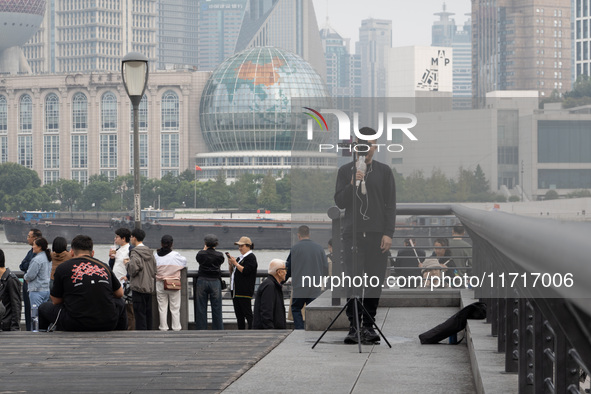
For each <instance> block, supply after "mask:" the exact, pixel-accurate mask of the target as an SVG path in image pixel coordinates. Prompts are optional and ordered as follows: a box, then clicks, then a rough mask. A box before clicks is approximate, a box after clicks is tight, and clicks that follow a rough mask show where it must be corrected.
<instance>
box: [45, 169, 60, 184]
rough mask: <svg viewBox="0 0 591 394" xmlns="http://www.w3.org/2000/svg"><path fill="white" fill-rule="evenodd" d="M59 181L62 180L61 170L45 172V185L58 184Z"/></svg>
mask: <svg viewBox="0 0 591 394" xmlns="http://www.w3.org/2000/svg"><path fill="white" fill-rule="evenodd" d="M59 179H60V172H59V170H49V171H43V183H44V184H48V183H53V182H57V181H58V180H59Z"/></svg>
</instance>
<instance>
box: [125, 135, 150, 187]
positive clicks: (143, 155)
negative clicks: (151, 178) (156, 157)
mask: <svg viewBox="0 0 591 394" xmlns="http://www.w3.org/2000/svg"><path fill="white" fill-rule="evenodd" d="M139 137H140V175H141V176H145V177H147V176H148V135H147V134H140V135H139ZM133 160H134V156H133V134H130V135H129V168H131V171H130V172H131V173H132V174H133Z"/></svg>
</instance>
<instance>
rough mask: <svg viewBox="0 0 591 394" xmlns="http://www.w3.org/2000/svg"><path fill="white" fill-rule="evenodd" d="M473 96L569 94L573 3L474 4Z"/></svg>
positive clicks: (480, 99)
mask: <svg viewBox="0 0 591 394" xmlns="http://www.w3.org/2000/svg"><path fill="white" fill-rule="evenodd" d="M472 37H473V40H472V84H473V85H472V92H473V95H474V97H475V99H476V101H477V104H478V105H479V106H482V105H483V104H484V97H485V95H486V93H487V92H490V91H494V90H537V91H539V93H540V97H541V98H544V97H548V96H550V95H551V94H552V92H553V91H556V92H557V93H563V92H566V91H569V90H570V89H571V67H570V62H571V60H570V59H571V0H553V1H543V0H473V1H472Z"/></svg>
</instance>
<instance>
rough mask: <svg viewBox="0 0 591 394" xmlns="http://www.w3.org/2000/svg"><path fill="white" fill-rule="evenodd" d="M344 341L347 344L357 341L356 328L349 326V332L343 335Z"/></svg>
mask: <svg viewBox="0 0 591 394" xmlns="http://www.w3.org/2000/svg"><path fill="white" fill-rule="evenodd" d="M345 343H346V344H347V345H354V344H356V343H358V341H357V329H356V328H355V327H354V326H351V327H349V333H348V334H347V336H346V337H345Z"/></svg>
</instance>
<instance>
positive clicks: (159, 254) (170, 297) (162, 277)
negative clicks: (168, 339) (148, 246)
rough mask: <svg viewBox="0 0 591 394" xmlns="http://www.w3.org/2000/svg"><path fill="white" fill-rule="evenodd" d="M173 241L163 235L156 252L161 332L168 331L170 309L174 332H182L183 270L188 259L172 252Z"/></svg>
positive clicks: (157, 296) (168, 236) (157, 294)
mask: <svg viewBox="0 0 591 394" xmlns="http://www.w3.org/2000/svg"><path fill="white" fill-rule="evenodd" d="M172 243H173V239H172V236H170V235H163V236H162V239H161V240H160V244H161V248H160V249H158V250H156V251H155V252H154V257H155V258H156V299H157V300H158V315H159V316H160V326H159V327H158V328H159V329H160V331H168V329H169V327H168V309H170V314H171V316H172V330H173V331H180V330H181V313H180V310H181V292H180V289H181V287H180V283H181V270H182V269H183V268H185V267H186V266H187V259H186V258H185V257H184V256H181V254H180V253H178V252H176V251H173V250H172Z"/></svg>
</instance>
